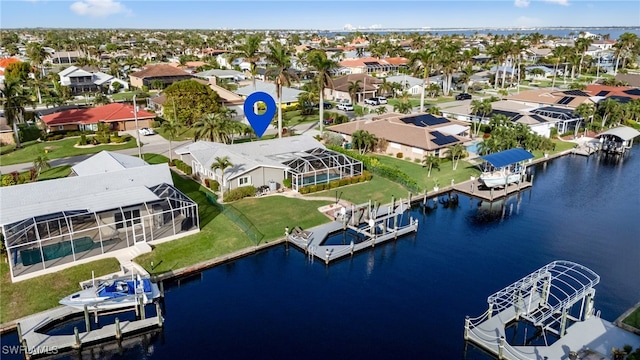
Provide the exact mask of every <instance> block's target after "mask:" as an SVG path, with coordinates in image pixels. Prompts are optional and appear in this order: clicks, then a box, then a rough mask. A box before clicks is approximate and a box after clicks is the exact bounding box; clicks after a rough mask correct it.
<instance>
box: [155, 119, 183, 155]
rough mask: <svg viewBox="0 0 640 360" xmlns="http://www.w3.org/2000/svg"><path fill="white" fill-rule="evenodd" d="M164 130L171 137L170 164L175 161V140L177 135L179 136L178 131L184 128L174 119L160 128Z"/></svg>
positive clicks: (167, 121) (165, 122)
mask: <svg viewBox="0 0 640 360" xmlns="http://www.w3.org/2000/svg"><path fill="white" fill-rule="evenodd" d="M160 127H161V128H162V130H163V131H164V132H165V134H167V136H168V137H169V162H172V161H173V143H172V142H173V140H175V138H176V135H178V131H180V129H181V128H182V125H181V124H180V122H179V121H178V119H175V118H172V119H169V120H166V121H164V122H163V123H162V125H161V126H160Z"/></svg>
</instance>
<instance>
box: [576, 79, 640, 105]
mask: <svg viewBox="0 0 640 360" xmlns="http://www.w3.org/2000/svg"><path fill="white" fill-rule="evenodd" d="M584 91H585V92H586V93H588V94H591V95H592V96H593V97H594V98H595V101H597V102H600V101H602V100H604V99H613V100H616V101H618V102H621V103H627V102H629V101H631V100H634V99H640V89H639V88H637V87H631V86H606V85H599V84H591V85H587V86H586V88H585V89H584Z"/></svg>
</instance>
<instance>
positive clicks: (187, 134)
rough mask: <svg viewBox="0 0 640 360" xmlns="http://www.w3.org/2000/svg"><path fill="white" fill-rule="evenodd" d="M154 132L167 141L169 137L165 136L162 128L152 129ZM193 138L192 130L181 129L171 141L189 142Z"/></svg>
mask: <svg viewBox="0 0 640 360" xmlns="http://www.w3.org/2000/svg"><path fill="white" fill-rule="evenodd" d="M154 130H155V131H156V132H157V133H158V135H160V136H162V137H163V138H165V139H167V140H169V136H168V135H167V133H166V131H165V130H164V129H163V128H162V127H158V128H154ZM193 138H194V130H193V128H186V129H181V130H180V131H179V132H178V133H177V134H176V137H175V139H173V141H184V140H191V139H193Z"/></svg>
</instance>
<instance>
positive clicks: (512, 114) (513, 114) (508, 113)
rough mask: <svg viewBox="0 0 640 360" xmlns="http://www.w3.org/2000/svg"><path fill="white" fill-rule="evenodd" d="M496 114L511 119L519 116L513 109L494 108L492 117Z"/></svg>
mask: <svg viewBox="0 0 640 360" xmlns="http://www.w3.org/2000/svg"><path fill="white" fill-rule="evenodd" d="M494 115H504V116H506V117H508V118H509V119H513V118H514V117H516V116H518V115H519V114H518V113H517V112H513V111H507V110H495V109H494V110H492V111H491V117H493V116H494Z"/></svg>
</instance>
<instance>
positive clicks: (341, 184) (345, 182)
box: [339, 179, 350, 186]
mask: <svg viewBox="0 0 640 360" xmlns="http://www.w3.org/2000/svg"><path fill="white" fill-rule="evenodd" d="M339 184H340V186H345V185H349V184H350V182H349V181H348V180H347V179H340V180H339Z"/></svg>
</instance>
